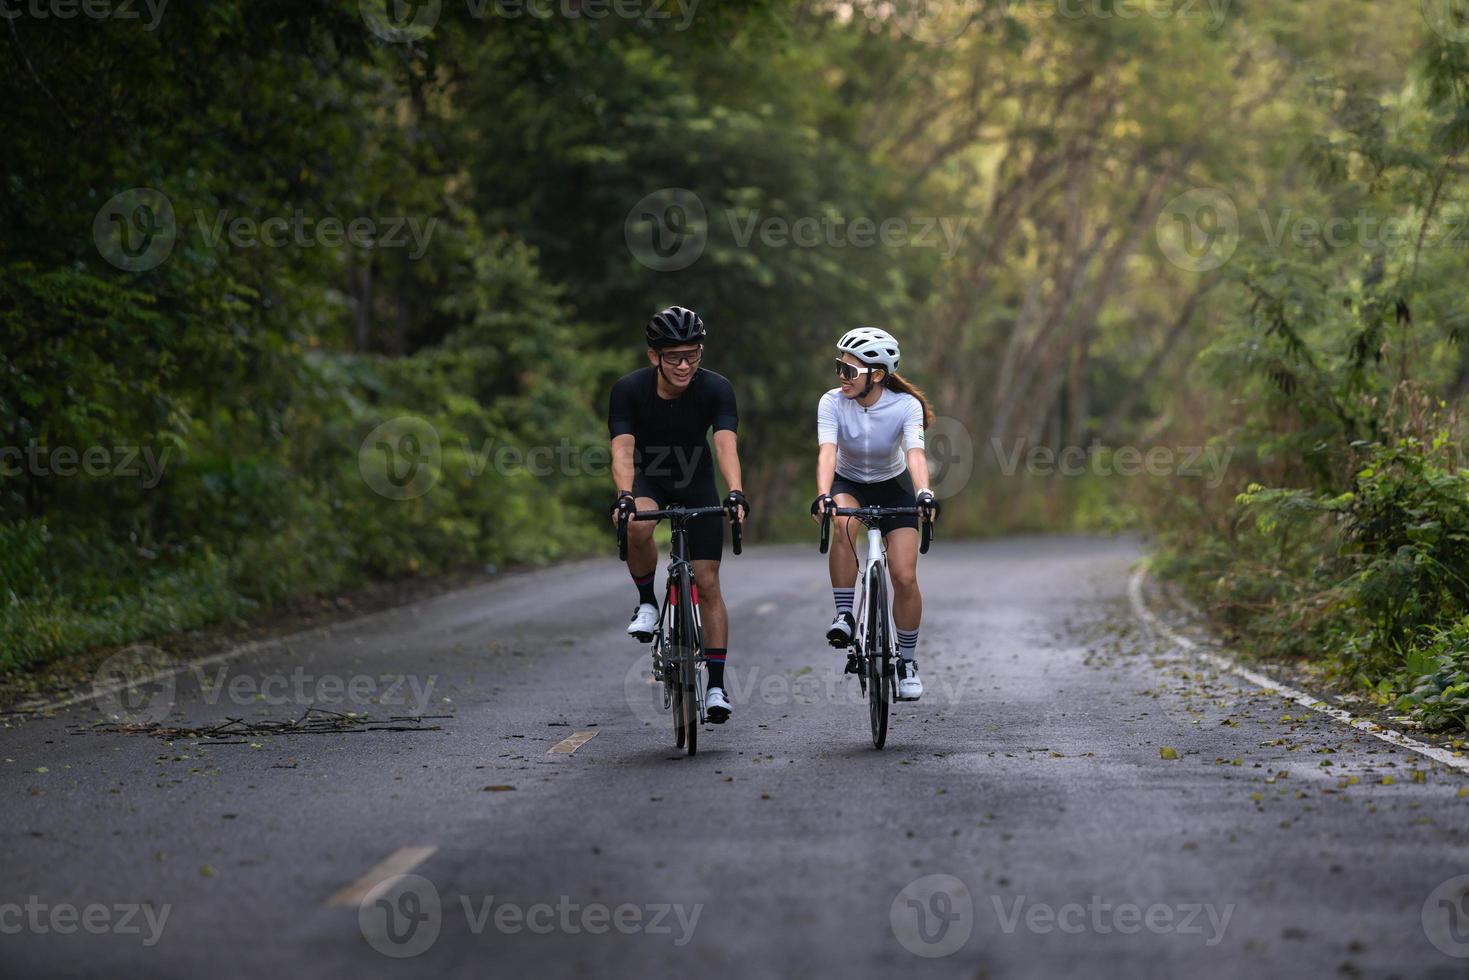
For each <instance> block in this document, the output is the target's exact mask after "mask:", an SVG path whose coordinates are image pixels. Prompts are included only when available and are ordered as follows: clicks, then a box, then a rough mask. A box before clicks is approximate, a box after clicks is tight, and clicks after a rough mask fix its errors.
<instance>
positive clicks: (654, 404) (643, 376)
mask: <svg viewBox="0 0 1469 980" xmlns="http://www.w3.org/2000/svg"><path fill="white" fill-rule="evenodd" d="M710 428H713V429H714V430H715V431H716V432H717V431H719V430H720V429H728V430H729V431H731V432H737V431H739V413H738V412H737V411H736V409H735V393H734V386H733V385H731V384H730V383H729V380H728V379H727V378H725V377H724V376H723V375H720V374H715V373H714V372H713V371H706V370H704V369H703V368H700V369H699V370H698V371H696V372H694V379H693V380H692V381H690V382H689V386H688V387H687V388H685V389H684V393H683V394H682V395H680V396H679V397H677V398H663V397H661V396H660V395H659V394H658V369H657V368H655V367H652V366H649V367H645V368H643V369H642V370H640V371H634V372H632V373H631V374H625V375H623V376H622V377H621V378H620V379H618V382H617V383H616V384H615V385H613V386H612V398H611V400H610V404H609V406H608V409H607V431H608V433H609V434H610V435H611V436H612V437H613V438H616V437H617V436H622V435H631V436H632V437H633V439H634V440H635V441H636V450H637V452H636V455H635V458H634V463H633V466H634V471H635V472H636V473H637V474H639V475H641V476H645V477H649V478H651V479H653V480H655V481H658V482H662V483H666V484H668V485H669V486H673V487H688V486H690V485H691V484H694V483H696V482H698V483H702V482H703V481H704V480H705V479H707V480H708V481H709V484H710V485H711V486H712V485H713V479H714V462H713V460H712V459H711V457H710V452H709V443H708V442H707V441H706V439H705V433H707V432H708V431H709V429H710ZM717 502H718V501H711V503H717Z"/></svg>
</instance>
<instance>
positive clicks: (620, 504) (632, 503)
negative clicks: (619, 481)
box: [612, 490, 638, 517]
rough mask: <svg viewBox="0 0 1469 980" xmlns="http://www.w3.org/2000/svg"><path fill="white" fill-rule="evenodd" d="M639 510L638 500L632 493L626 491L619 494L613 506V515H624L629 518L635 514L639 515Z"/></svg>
mask: <svg viewBox="0 0 1469 980" xmlns="http://www.w3.org/2000/svg"><path fill="white" fill-rule="evenodd" d="M637 510H638V501H637V498H636V497H634V496H633V495H632V492H631V491H628V490H624V491H622V492H621V493H619V494H618V495H617V501H616V502H615V503H614V504H613V505H612V513H614V514H624V515H626V516H627V517H632V515H633V514H635V513H637Z"/></svg>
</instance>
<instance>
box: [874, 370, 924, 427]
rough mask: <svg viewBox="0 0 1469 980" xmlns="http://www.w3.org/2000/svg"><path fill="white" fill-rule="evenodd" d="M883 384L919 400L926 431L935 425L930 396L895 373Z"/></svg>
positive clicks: (884, 380)
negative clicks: (929, 400)
mask: <svg viewBox="0 0 1469 980" xmlns="http://www.w3.org/2000/svg"><path fill="white" fill-rule="evenodd" d="M882 383H883V385H884V386H885V387H887V388H889V389H891V390H892V391H897V392H901V393H903V394H905V395H912V396H913V397H914V398H916V399H918V404H920V405H922V406H923V427H924V428H925V429H926V428H928V427H929V426H930V425H933V406H932V405H930V404H929V403H928V396H927V395H925V394H924V393H923V391H922V389H920V388H919V387H918V386H917V385H915V384H913V383H912V382H911V381H909V380H908V379H907V378H905V377H903V376H902V375H901V374H898V373H897V372H895V371H894V372H890V373H889V374H888V376H887V377H886V378H884V379H883V381H882Z"/></svg>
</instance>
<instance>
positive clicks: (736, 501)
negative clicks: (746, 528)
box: [724, 490, 750, 520]
mask: <svg viewBox="0 0 1469 980" xmlns="http://www.w3.org/2000/svg"><path fill="white" fill-rule="evenodd" d="M737 508H744V511H745V517H746V518H748V517H749V516H750V502H749V501H748V500H746V499H745V494H744V491H742V490H731V491H730V492H729V496H728V497H725V498H724V509H725V510H727V511H729V516H730V518H731V519H732V520H742V519H743V518H741V517H740V514H739V510H738V509H737Z"/></svg>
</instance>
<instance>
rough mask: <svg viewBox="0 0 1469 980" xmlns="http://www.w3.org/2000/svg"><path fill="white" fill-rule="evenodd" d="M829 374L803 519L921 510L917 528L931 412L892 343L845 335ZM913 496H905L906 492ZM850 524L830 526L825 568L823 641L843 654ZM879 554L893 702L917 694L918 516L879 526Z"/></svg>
mask: <svg viewBox="0 0 1469 980" xmlns="http://www.w3.org/2000/svg"><path fill="white" fill-rule="evenodd" d="M837 352H838V353H839V354H840V355H841V356H840V357H838V358H837V367H836V372H837V376H838V377H839V378H841V386H840V387H838V388H833V389H831V390H830V391H828V392H827V393H826V394H824V395H822V396H821V401H820V403H819V404H818V405H817V408H816V433H817V441H818V442H819V443H820V446H821V449H820V453H819V455H818V456H817V459H816V500H815V501H814V502H813V503H812V504H811V516H812V517H813V518H814V519H816V520H817V521H820V520H821V517H822V515H823V513H826V512H828V511H830V510H833V509H835V508H837V507H866V506H871V505H877V506H880V507H914V506H917V507H920V508H922V509H923V511H924V519H925V520H930V521H931V520H933V518H934V516H935V515H937V514H938V510H939V506H938V501H937V500H936V499H935V498H934V495H933V491H932V490H930V489H929V488H928V459H927V457H926V456H925V455H924V450H923V430H924V429H926V428H928V426H929V425H930V424H931V423H932V422H933V410H932V408H930V407H929V404H928V399H927V398H925V397H924V395H923V392H921V391H919V390H918V389H917V388H915V387H914V386H913V385H911V384H909V383H908V382H907V381H906V380H904V378H903V377H902V376H901V375H900V374H898V358H899V356H900V354H901V352H900V350H899V348H898V342H897V340H895V339H894V338H893V335H892V334H890V333H888V332H887V331H885V330H879V329H877V328H876V327H858V328H856V329H855V330H849V331H847V332H846V333H845V334H843V335H842V339H841V340H839V341H837ZM915 484H916V485H917V486H918V487H920V488H922V489H919V490H918V491H917V492H915V491H914V489H913V488H914V485H915ZM851 521H852V518H850V517H837V518H835V522H834V523H835V529H836V533H835V534H833V535H832V544H831V551H830V554H829V566H830V570H831V591H832V596H833V597H834V598H835V599H836V608H837V614H836V619H834V620H832V624H831V628H830V629H828V630H827V631H826V638H827V640H828V641H830V642H831V645H832V646H834V647H840V648H846V646H847V645H848V644H849V643H850V642H851V639H852V636H853V634H854V633H855V631H856V628H857V624H856V621H855V620H854V619H853V618H852V596H853V592H854V587H855V586H856V583H857V570H858V569H857V553H856V550H855V548H854V545H853V541H854V536H855V533H856V529H855V528H853V527H851ZM879 530H881V531H882V535H883V541H884V544H885V545H886V547H887V557H888V574H889V575H890V576H891V578H892V583H893V625H894V627H895V629H896V632H897V635H898V694H897V697H898V700H900V701H916V700H918V699H919V698H920V697H922V695H923V682H922V681H921V680H919V678H918V661H917V660H916V659H915V657H916V654H917V651H918V623H919V620H920V619H921V618H922V616H923V597H922V596H921V595H920V594H919V592H918V515H903V516H894V517H885V518H883V519H882V522H881V524H880V525H879Z"/></svg>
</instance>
